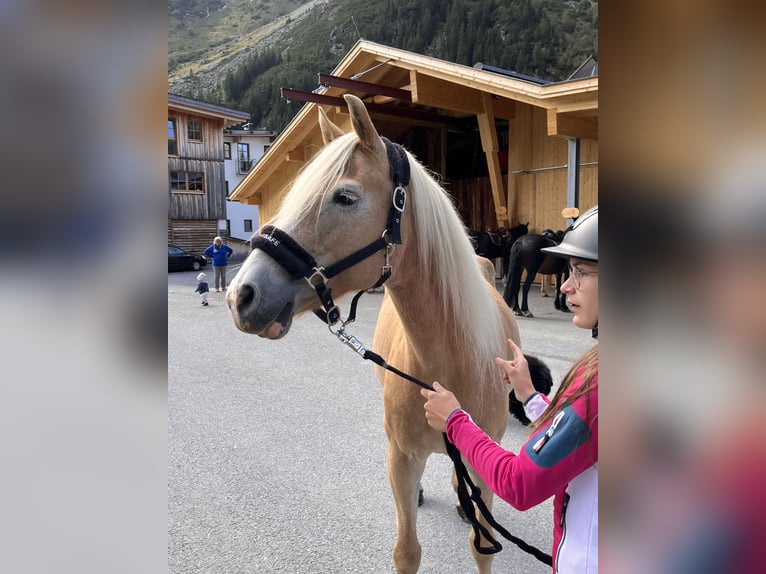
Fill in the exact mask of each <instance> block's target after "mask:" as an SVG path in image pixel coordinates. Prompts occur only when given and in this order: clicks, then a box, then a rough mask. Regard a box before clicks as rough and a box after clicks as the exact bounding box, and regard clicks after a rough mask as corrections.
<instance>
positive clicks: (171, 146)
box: [168, 118, 178, 155]
mask: <svg viewBox="0 0 766 574" xmlns="http://www.w3.org/2000/svg"><path fill="white" fill-rule="evenodd" d="M168 155H178V136H176V119H175V118H168Z"/></svg>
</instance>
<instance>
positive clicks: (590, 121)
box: [547, 108, 598, 141]
mask: <svg viewBox="0 0 766 574" xmlns="http://www.w3.org/2000/svg"><path fill="white" fill-rule="evenodd" d="M547 113H548V135H549V136H560V137H565V138H576V139H584V140H594V141H598V117H592V116H578V115H574V114H566V113H564V114H562V113H558V111H557V110H556V108H551V109H549V110H548V112H547Z"/></svg>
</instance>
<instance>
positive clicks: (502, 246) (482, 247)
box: [468, 222, 529, 277]
mask: <svg viewBox="0 0 766 574" xmlns="http://www.w3.org/2000/svg"><path fill="white" fill-rule="evenodd" d="M527 232H529V222H527V223H519V224H518V225H516V226H514V227H510V228H509V227H503V228H501V229H499V230H498V231H497V233H492V232H490V231H476V230H471V231H469V232H468V234H469V235H470V237H471V240H472V241H473V244H474V251H475V252H476V255H479V256H481V257H486V258H487V259H492V260H495V259H498V258H500V259H502V262H503V265H502V272H503V275H502V276H503V277H505V276H506V275H507V274H508V256H509V254H510V252H511V245H512V244H513V242H514V241H516V240H517V239H518V238H519V237H521V236H522V235H524V234H526V233H527Z"/></svg>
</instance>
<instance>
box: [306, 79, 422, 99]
mask: <svg viewBox="0 0 766 574" xmlns="http://www.w3.org/2000/svg"><path fill="white" fill-rule="evenodd" d="M319 83H320V84H322V85H323V86H327V87H329V86H335V87H336V88H344V89H346V90H351V91H354V92H363V93H365V94H373V95H376V96H387V97H389V98H393V99H395V100H401V101H404V102H411V101H412V94H411V93H410V92H408V91H407V90H400V89H399V88H392V87H390V86H383V85H381V84H373V83H370V82H360V81H359V80H351V79H349V78H341V77H339V76H331V75H329V74H319Z"/></svg>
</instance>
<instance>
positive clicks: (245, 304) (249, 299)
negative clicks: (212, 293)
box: [226, 278, 295, 339]
mask: <svg viewBox="0 0 766 574" xmlns="http://www.w3.org/2000/svg"><path fill="white" fill-rule="evenodd" d="M285 291H287V292H288V293H286V292H285ZM289 291H291V290H290V289H287V290H282V294H283V295H289ZM226 304H227V305H228V306H229V311H231V315H232V318H233V319H234V324H235V325H236V326H237V328H238V329H239V330H240V331H243V332H245V333H250V334H254V335H258V336H259V337H265V338H268V339H279V338H281V337H284V336H285V335H286V334H287V332H288V331H289V330H290V326H291V325H292V321H293V314H294V311H295V303H294V299H293V298H292V297H289V296H288V297H285V298H281V297H280V298H279V300H271V301H266V300H265V299H264V298H263V297H262V295H261V290H260V289H259V288H258V285H257V284H256V283H254V282H252V281H241V280H237V278H235V281H233V282H232V284H231V285H230V287H229V289H228V291H227V292H226Z"/></svg>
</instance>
